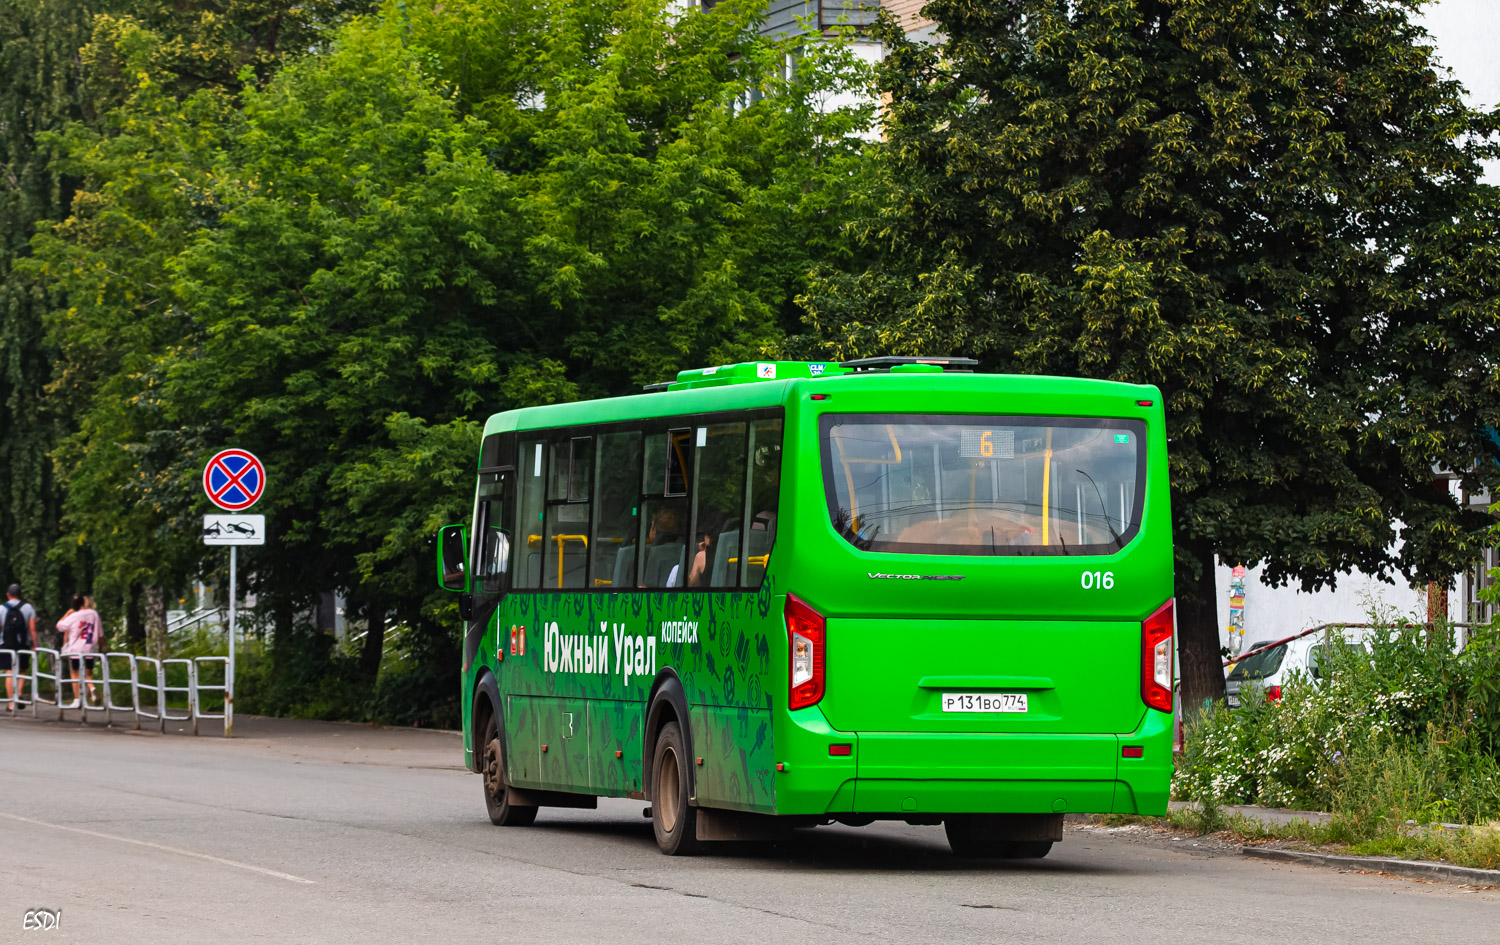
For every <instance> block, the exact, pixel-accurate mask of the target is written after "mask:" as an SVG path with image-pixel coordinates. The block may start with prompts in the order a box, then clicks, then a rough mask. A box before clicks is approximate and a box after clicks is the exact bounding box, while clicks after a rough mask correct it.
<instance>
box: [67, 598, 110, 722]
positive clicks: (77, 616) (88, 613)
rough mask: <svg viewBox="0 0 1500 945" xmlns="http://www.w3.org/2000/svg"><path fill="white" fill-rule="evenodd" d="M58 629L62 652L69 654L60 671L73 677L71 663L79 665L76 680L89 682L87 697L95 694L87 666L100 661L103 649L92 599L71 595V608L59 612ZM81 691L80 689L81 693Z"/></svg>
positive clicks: (97, 612) (90, 698)
mask: <svg viewBox="0 0 1500 945" xmlns="http://www.w3.org/2000/svg"><path fill="white" fill-rule="evenodd" d="M57 629H58V630H59V631H60V632H61V633H62V635H63V645H62V655H63V656H64V657H72V659H66V658H65V659H64V660H63V671H64V672H65V673H66V674H67V678H69V679H71V678H72V677H73V667H74V665H77V666H78V668H79V676H80V677H81V678H80V680H79V683H78V684H76V685H81V684H82V683H84V682H87V683H88V690H89V701H90V702H93V701H94V697H95V692H94V683H93V678H92V677H91V676H90V675H89V667H90V666H92V665H93V664H94V663H97V662H98V661H99V656H98V654H99V653H100V652H102V651H103V649H104V647H103V640H102V631H101V628H100V626H99V611H97V610H95V609H94V599H93V598H92V597H88V596H86V595H83V594H74V595H73V609H72V610H69V611H68V612H67V613H65V614H63V615H62V619H61V620H59V621H58V622H57ZM80 695H81V693H80Z"/></svg>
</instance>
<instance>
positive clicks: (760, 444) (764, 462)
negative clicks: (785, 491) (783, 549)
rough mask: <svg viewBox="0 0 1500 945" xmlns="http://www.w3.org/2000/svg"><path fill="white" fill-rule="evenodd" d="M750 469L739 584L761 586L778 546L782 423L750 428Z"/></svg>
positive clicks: (750, 586) (765, 422)
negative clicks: (775, 546)
mask: <svg viewBox="0 0 1500 945" xmlns="http://www.w3.org/2000/svg"><path fill="white" fill-rule="evenodd" d="M749 460H750V462H749V466H748V470H747V479H748V481H749V486H750V488H749V493H748V495H747V496H746V499H745V520H746V523H745V554H744V555H742V556H741V557H742V560H741V563H740V583H741V585H742V586H744V587H747V588H758V587H760V582H761V580H762V579H763V578H764V577H765V576H766V567H767V566H768V565H769V564H770V561H771V548H772V546H773V545H774V544H775V543H776V513H777V508H778V505H779V504H780V500H781V421H780V420H761V421H757V422H756V423H752V424H751V425H750V456H749Z"/></svg>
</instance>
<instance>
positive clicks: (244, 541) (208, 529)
mask: <svg viewBox="0 0 1500 945" xmlns="http://www.w3.org/2000/svg"><path fill="white" fill-rule="evenodd" d="M203 543H204V544H205V545H264V544H265V543H266V517H265V516H264V515H205V516H203Z"/></svg>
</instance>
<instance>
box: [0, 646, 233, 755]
mask: <svg viewBox="0 0 1500 945" xmlns="http://www.w3.org/2000/svg"><path fill="white" fill-rule="evenodd" d="M0 663H4V664H5V666H3V667H0V685H3V686H4V690H3V691H0V705H3V706H7V707H8V708H9V709H10V710H11V711H19V710H20V709H21V708H22V707H23V706H26V707H29V708H30V709H31V715H32V717H33V718H35V717H36V716H37V713H38V710H39V709H40V708H42V707H47V708H49V709H53V708H55V709H56V710H57V717H58V719H59V720H61V719H62V718H64V712H66V711H68V710H71V709H77V710H79V711H81V712H82V713H83V721H85V722H87V720H88V714H89V713H90V712H97V713H102V714H103V715H104V723H105V725H113V724H114V715H115V713H117V712H129V713H131V714H132V715H133V716H134V717H135V722H134V726H133V727H134V728H136V729H139V728H140V727H141V721H142V720H143V719H144V720H146V721H151V722H155V723H157V729H158V731H163V732H164V731H166V728H167V723H168V722H191V723H192V725H193V734H194V735H197V734H198V722H199V720H200V719H223V720H224V735H225V737H226V738H227V737H229V736H230V734H231V732H232V731H233V725H234V682H233V674H232V673H231V667H230V665H229V658H228V657H225V656H196V657H191V658H180V659H163V660H158V659H154V658H152V657H149V656H136V655H135V654H133V653H87V654H85V653H59V652H58V651H57V650H53V649H48V648H46V647H37V648H36V649H33V650H8V649H0ZM205 667H215V669H214V671H213V672H212V673H211V674H210V676H209V678H213V679H217V680H219V681H218V682H203V681H201V675H202V674H201V672H200V670H201V669H202V668H205ZM120 669H123V670H125V673H124V675H121V674H120V673H119V672H118V670H120ZM121 687H126V688H128V690H129V701H128V703H127V702H124V701H123V696H122V697H121V698H122V701H116V692H117V690H118V689H120V688H121ZM70 688H71V691H72V698H71V699H67V698H66V697H65V695H66V693H67V692H68V690H69V689H70ZM204 692H207V693H209V694H211V695H212V694H217V697H215V698H213V699H212V700H211V701H212V702H215V703H217V704H218V708H217V711H215V710H213V709H212V708H210V709H205V708H204V705H203V701H204V700H203V693H204Z"/></svg>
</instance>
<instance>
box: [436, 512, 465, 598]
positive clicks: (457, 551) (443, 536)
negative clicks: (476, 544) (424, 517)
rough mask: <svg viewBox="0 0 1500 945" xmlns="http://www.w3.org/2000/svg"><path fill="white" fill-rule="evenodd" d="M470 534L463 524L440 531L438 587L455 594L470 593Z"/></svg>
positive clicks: (446, 527)
mask: <svg viewBox="0 0 1500 945" xmlns="http://www.w3.org/2000/svg"><path fill="white" fill-rule="evenodd" d="M468 560H469V536H468V529H467V528H465V527H464V526H463V525H448V526H445V527H444V528H443V529H442V530H440V531H439V532H438V559H437V568H438V587H441V588H442V589H443V590H445V591H452V592H453V593H455V594H467V593H469V564H468Z"/></svg>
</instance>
